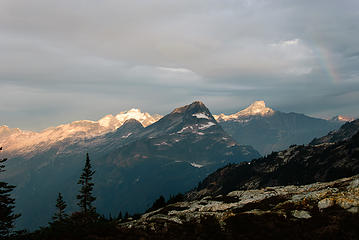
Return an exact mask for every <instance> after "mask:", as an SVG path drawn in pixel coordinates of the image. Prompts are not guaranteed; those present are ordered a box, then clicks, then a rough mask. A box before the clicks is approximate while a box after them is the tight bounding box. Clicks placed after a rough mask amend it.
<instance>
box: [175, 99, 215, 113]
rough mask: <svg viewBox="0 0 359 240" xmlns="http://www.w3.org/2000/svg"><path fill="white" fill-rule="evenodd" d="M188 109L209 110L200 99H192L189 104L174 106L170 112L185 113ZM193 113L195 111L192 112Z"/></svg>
mask: <svg viewBox="0 0 359 240" xmlns="http://www.w3.org/2000/svg"><path fill="white" fill-rule="evenodd" d="M188 111H206V112H209V110H208V108H207V107H206V106H205V105H204V103H203V102H201V101H194V102H193V103H191V104H188V105H185V106H183V107H179V108H176V109H175V110H173V111H172V112H171V113H185V112H188ZM194 113H195V112H194Z"/></svg>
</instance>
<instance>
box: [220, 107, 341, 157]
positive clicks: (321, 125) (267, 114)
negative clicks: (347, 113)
mask: <svg viewBox="0 0 359 240" xmlns="http://www.w3.org/2000/svg"><path fill="white" fill-rule="evenodd" d="M215 118H216V120H217V121H218V122H219V124H220V125H221V126H222V127H223V129H224V130H225V131H226V132H228V133H229V134H230V135H231V136H232V137H233V138H234V139H235V140H236V141H237V142H238V143H239V144H247V145H251V146H253V147H254V148H255V149H257V150H258V151H259V152H260V153H261V154H262V155H265V154H268V153H271V152H272V151H279V150H283V149H286V148H287V147H289V146H290V145H292V144H307V143H308V142H309V141H311V140H312V139H313V138H315V137H318V136H323V135H325V134H327V133H328V132H329V131H332V130H336V129H338V128H339V127H340V126H341V124H342V123H341V122H333V121H328V120H324V119H318V118H312V117H308V116H306V115H304V114H298V113H283V112H280V111H275V110H273V109H271V108H268V107H267V106H266V105H265V103H264V102H263V101H256V102H254V103H253V104H251V105H250V106H249V107H248V108H246V109H244V110H242V111H240V112H238V113H236V114H232V115H224V114H221V115H216V116H215Z"/></svg>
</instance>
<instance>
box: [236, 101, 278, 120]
mask: <svg viewBox="0 0 359 240" xmlns="http://www.w3.org/2000/svg"><path fill="white" fill-rule="evenodd" d="M273 112H274V111H273V109H271V108H268V107H266V103H265V102H264V101H255V102H254V103H252V104H251V105H249V107H247V108H246V109H244V110H242V111H240V112H238V113H237V114H238V115H241V116H249V115H261V116H265V115H268V114H272V113H273Z"/></svg>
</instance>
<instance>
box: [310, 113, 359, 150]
mask: <svg viewBox="0 0 359 240" xmlns="http://www.w3.org/2000/svg"><path fill="white" fill-rule="evenodd" d="M358 131H359V119H357V120H354V121H352V122H347V123H345V124H344V125H343V126H342V127H341V128H339V129H338V130H337V131H332V132H330V133H329V134H328V135H326V136H323V137H321V138H314V139H313V141H311V142H310V144H311V145H318V144H323V143H334V142H338V141H344V140H346V139H348V138H351V137H352V136H353V135H354V134H355V133H356V132H358Z"/></svg>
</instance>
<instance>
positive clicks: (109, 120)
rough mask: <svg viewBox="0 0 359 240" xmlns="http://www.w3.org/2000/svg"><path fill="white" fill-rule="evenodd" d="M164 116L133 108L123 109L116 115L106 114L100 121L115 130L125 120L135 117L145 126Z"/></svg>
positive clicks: (104, 125) (102, 124)
mask: <svg viewBox="0 0 359 240" xmlns="http://www.w3.org/2000/svg"><path fill="white" fill-rule="evenodd" d="M161 117H162V116H160V115H158V114H155V115H153V116H151V115H150V114H149V113H146V112H145V113H143V112H141V110H140V109H137V108H132V109H130V110H128V111H123V112H120V113H119V114H117V115H116V116H113V115H111V114H110V115H106V116H105V117H103V118H101V119H100V120H99V121H98V123H99V124H100V125H101V126H103V127H106V128H111V129H112V130H115V129H117V128H119V127H120V126H122V124H123V123H124V122H126V121H127V120H129V119H135V120H137V121H139V122H140V123H141V124H142V125H143V126H144V127H147V126H148V125H151V124H152V123H154V122H157V121H158V120H159V119H160V118H161Z"/></svg>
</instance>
